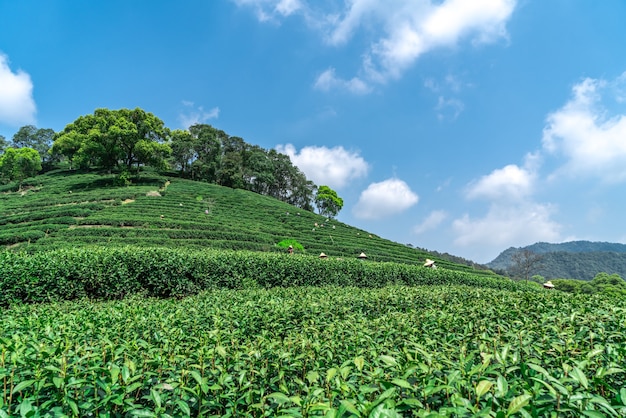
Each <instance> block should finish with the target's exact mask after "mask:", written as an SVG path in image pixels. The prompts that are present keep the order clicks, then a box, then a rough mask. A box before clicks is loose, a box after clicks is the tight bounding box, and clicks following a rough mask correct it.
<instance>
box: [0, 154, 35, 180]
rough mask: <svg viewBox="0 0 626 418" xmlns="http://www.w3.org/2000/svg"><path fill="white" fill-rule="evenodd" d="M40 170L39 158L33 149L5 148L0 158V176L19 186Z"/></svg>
mask: <svg viewBox="0 0 626 418" xmlns="http://www.w3.org/2000/svg"><path fill="white" fill-rule="evenodd" d="M40 170H41V157H40V156H39V153H38V152H37V150H35V149H33V148H7V149H6V150H5V151H4V154H2V156H0V176H1V177H3V178H5V179H7V180H9V181H18V182H19V184H20V186H21V185H22V182H23V181H24V179H25V178H28V177H32V176H34V175H35V174H37V172H38V171H40Z"/></svg>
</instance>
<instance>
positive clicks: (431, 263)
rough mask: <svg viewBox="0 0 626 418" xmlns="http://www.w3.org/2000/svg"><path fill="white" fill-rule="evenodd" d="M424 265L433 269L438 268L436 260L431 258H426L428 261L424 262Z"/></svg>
mask: <svg viewBox="0 0 626 418" xmlns="http://www.w3.org/2000/svg"><path fill="white" fill-rule="evenodd" d="M424 267H428V268H431V269H436V268H437V266H436V265H435V260H431V259H430V258H427V259H426V262H425V263H424Z"/></svg>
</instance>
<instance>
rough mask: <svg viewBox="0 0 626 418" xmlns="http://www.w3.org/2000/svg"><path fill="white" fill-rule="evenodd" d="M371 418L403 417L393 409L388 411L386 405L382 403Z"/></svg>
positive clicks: (372, 413) (371, 413) (374, 410)
mask: <svg viewBox="0 0 626 418" xmlns="http://www.w3.org/2000/svg"><path fill="white" fill-rule="evenodd" d="M369 418H402V415H400V414H398V413H397V412H396V411H395V410H393V409H388V408H387V407H386V406H385V404H384V403H381V404H380V405H378V406H377V407H376V408H374V409H373V410H372V412H370V414H369Z"/></svg>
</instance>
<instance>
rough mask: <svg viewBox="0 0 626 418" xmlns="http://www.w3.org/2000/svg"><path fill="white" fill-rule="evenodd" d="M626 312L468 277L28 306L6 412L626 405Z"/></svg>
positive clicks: (454, 410) (12, 352)
mask: <svg viewBox="0 0 626 418" xmlns="http://www.w3.org/2000/svg"><path fill="white" fill-rule="evenodd" d="M625 314H626V306H625V303H624V302H622V301H618V300H609V299H604V298H601V297H593V298H592V299H591V300H589V299H587V298H582V297H573V296H570V295H566V294H562V293H559V292H543V291H540V292H511V291H506V290H496V289H490V288H473V287H467V286H458V285H455V286H441V287H432V286H427V287H419V286H418V287H406V286H386V287H382V288H375V289H373V288H359V287H337V286H322V287H289V288H272V289H262V288H258V289H244V290H224V289H222V290H211V291H206V292H202V293H200V294H198V295H196V296H193V297H189V298H184V299H180V300H176V299H151V298H140V297H132V298H128V299H124V300H121V301H112V302H105V303H92V302H89V301H77V302H68V303H60V304H53V305H49V304H43V305H30V306H21V307H15V308H12V309H9V310H5V311H4V312H3V321H2V323H1V324H0V382H1V384H0V416H13V415H15V416H19V415H22V416H89V415H91V416H251V417H252V416H255V417H260V416H279V415H283V416H295V417H298V416H302V417H313V416H335V417H337V416H345V417H348V416H357V417H360V416H363V417H365V416H388V417H391V416H418V417H452V416H454V417H459V416H493V417H508V416H523V417H528V416H531V417H543V416H554V417H557V416H558V417H579V416H589V417H601V416H623V415H624V414H626V405H625V403H626V390H625V389H624V385H625V384H626V382H625V378H626V376H625V373H624V370H623V369H622V365H623V364H625V361H626V359H625V358H624V357H625V355H626V352H625V351H624V349H623V347H624V346H625V343H626V341H625V339H626V329H625V328H626V323H625V322H624V320H623V318H624V317H625Z"/></svg>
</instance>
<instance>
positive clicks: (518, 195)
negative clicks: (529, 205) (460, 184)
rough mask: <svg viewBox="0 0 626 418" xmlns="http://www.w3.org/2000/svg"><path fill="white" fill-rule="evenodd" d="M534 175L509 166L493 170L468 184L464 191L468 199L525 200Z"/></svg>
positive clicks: (511, 165)
mask: <svg viewBox="0 0 626 418" xmlns="http://www.w3.org/2000/svg"><path fill="white" fill-rule="evenodd" d="M534 179H535V174H534V173H533V172H531V171H529V170H527V169H525V168H521V167H519V166H517V165H514V164H510V165H507V166H506V167H504V168H499V169H496V170H493V171H492V172H491V173H490V174H488V175H486V176H483V177H481V178H480V180H478V181H476V182H473V183H470V185H469V187H468V188H467V191H466V196H467V197H468V198H469V199H475V198H485V199H488V200H501V201H506V200H515V201H519V200H522V199H525V198H527V197H528V196H529V195H530V194H531V192H532V190H533V184H534Z"/></svg>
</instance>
